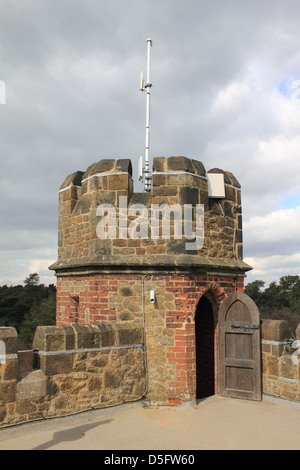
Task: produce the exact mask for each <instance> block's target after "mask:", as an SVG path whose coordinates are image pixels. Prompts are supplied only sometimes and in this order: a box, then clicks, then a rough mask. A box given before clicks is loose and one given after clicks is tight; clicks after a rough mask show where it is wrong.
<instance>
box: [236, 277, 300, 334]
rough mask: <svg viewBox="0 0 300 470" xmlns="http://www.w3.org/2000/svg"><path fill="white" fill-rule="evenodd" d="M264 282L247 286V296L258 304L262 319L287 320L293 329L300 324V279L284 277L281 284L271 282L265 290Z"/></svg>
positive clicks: (280, 281) (255, 282) (256, 282)
mask: <svg viewBox="0 0 300 470" xmlns="http://www.w3.org/2000/svg"><path fill="white" fill-rule="evenodd" d="M264 286H265V282H264V281H260V280H257V281H253V282H250V283H249V284H247V285H246V287H245V294H247V295H249V297H251V299H252V300H253V301H254V302H255V303H256V305H257V307H258V309H259V311H260V314H261V318H263V319H267V318H273V319H276V320H281V319H282V320H287V321H288V322H289V324H290V327H291V329H295V328H296V327H297V325H298V323H300V277H299V276H297V275H294V276H291V275H287V276H282V277H281V278H280V279H279V282H278V283H277V282H275V281H273V282H271V283H270V284H269V286H268V287H266V288H264Z"/></svg>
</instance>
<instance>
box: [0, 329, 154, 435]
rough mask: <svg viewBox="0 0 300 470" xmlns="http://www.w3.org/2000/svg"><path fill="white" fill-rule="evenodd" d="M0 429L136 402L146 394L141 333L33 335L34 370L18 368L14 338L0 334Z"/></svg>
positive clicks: (8, 333) (100, 331) (99, 331)
mask: <svg viewBox="0 0 300 470" xmlns="http://www.w3.org/2000/svg"><path fill="white" fill-rule="evenodd" d="M0 337H1V341H3V343H4V344H5V345H6V356H5V361H2V362H1V364H0V426H3V425H7V424H12V423H20V422H24V421H28V420H35V419H43V418H47V417H53V416H61V415H66V414H71V413H74V412H77V411H82V410H86V409H92V408H98V407H104V406H108V405H115V404H118V403H123V402H126V401H132V400H137V399H140V398H141V397H143V396H144V394H145V393H146V380H145V362H144V359H145V358H144V346H143V342H144V341H143V330H142V329H141V327H140V326H139V325H135V324H133V323H132V324H130V325H128V324H122V325H118V324H114V325H77V326H57V327H55V326H45V327H38V328H37V330H36V334H35V338H34V342H33V348H34V349H35V351H34V352H35V354H34V355H35V356H36V358H35V363H36V366H35V367H37V368H29V369H30V370H28V371H24V370H23V369H22V368H20V367H19V363H18V347H17V339H18V338H17V333H16V330H15V329H14V328H1V329H0Z"/></svg>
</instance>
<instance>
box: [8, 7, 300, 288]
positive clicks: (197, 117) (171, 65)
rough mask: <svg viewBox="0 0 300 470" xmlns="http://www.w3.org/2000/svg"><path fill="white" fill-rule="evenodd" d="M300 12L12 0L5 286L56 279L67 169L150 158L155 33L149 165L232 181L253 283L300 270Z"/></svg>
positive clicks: (74, 169) (268, 280) (9, 33)
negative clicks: (162, 162)
mask: <svg viewBox="0 0 300 470" xmlns="http://www.w3.org/2000/svg"><path fill="white" fill-rule="evenodd" d="M299 17H300V2H299V1H298V0H296V1H292V0H285V1H282V0H281V1H278V0H260V1H257V0H252V1H251V2H249V1H246V0H238V1H237V0H236V1H234V0H223V1H221V0H209V1H208V0H151V1H149V0H148V1H145V0H0V80H2V81H3V82H4V83H5V85H6V104H1V105H0V161H1V171H0V179H1V181H0V195H1V206H0V211H1V213H0V215H1V225H0V285H3V284H8V285H11V284H13V285H14V284H18V283H22V281H23V280H24V279H25V277H26V276H28V274H29V273H32V272H38V273H39V274H40V276H41V281H42V282H44V283H45V284H48V283H53V282H55V277H54V274H53V272H52V271H49V270H48V266H49V265H50V264H51V263H52V262H53V261H55V260H56V259H57V201H58V188H59V186H60V185H61V183H62V181H63V180H64V179H65V177H66V176H67V175H68V174H70V173H73V172H74V171H77V170H81V171H85V170H86V168H87V167H88V166H89V165H90V164H91V163H93V162H95V161H98V160H100V159H102V158H110V157H111V158H122V157H123V158H131V159H132V161H133V162H134V163H136V162H137V161H138V157H139V155H141V154H143V153H144V146H145V94H144V93H142V92H140V91H139V75H140V70H144V71H145V70H146V39H147V38H148V37H151V38H152V39H153V47H152V49H151V59H152V65H151V81H152V83H153V88H152V94H151V151H150V154H151V157H153V156H166V157H168V156H172V155H184V156H187V157H191V158H194V159H198V160H200V161H202V162H203V164H204V165H205V167H206V169H207V170H208V169H210V168H213V167H219V168H222V169H224V170H229V171H231V172H232V173H234V175H235V176H236V177H237V179H238V180H239V181H240V183H241V185H242V200H243V221H244V258H245V261H246V262H248V263H249V264H251V265H252V266H253V268H254V269H253V271H252V272H251V273H249V274H248V278H247V282H250V281H252V280H255V279H262V280H264V281H265V282H266V285H268V283H269V282H271V281H273V280H278V279H279V277H280V276H283V275H286V274H300V242H299V233H300V133H299V130H300V47H299V44H300V28H299ZM134 167H135V168H136V167H137V165H136V164H134ZM134 176H135V180H136V179H137V178H136V177H137V175H136V170H135V174H134ZM135 187H136V189H137V190H140V188H139V185H138V184H136V186H135Z"/></svg>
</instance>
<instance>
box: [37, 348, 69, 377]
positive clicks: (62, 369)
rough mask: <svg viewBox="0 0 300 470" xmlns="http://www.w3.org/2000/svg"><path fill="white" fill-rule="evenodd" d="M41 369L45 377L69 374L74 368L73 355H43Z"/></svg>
mask: <svg viewBox="0 0 300 470" xmlns="http://www.w3.org/2000/svg"><path fill="white" fill-rule="evenodd" d="M40 367H41V370H42V371H43V373H44V375H46V376H51V375H56V374H68V373H69V372H71V370H72V368H73V355H72V354H47V353H45V354H43V355H41V357H40Z"/></svg>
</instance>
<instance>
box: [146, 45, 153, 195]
mask: <svg viewBox="0 0 300 470" xmlns="http://www.w3.org/2000/svg"><path fill="white" fill-rule="evenodd" d="M151 46H152V39H150V38H148V39H147V78H146V83H145V85H144V88H145V89H146V92H147V93H146V148H145V170H144V171H145V191H151V175H150V168H149V149H150V88H151V87H152V84H151V83H150V51H151Z"/></svg>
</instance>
